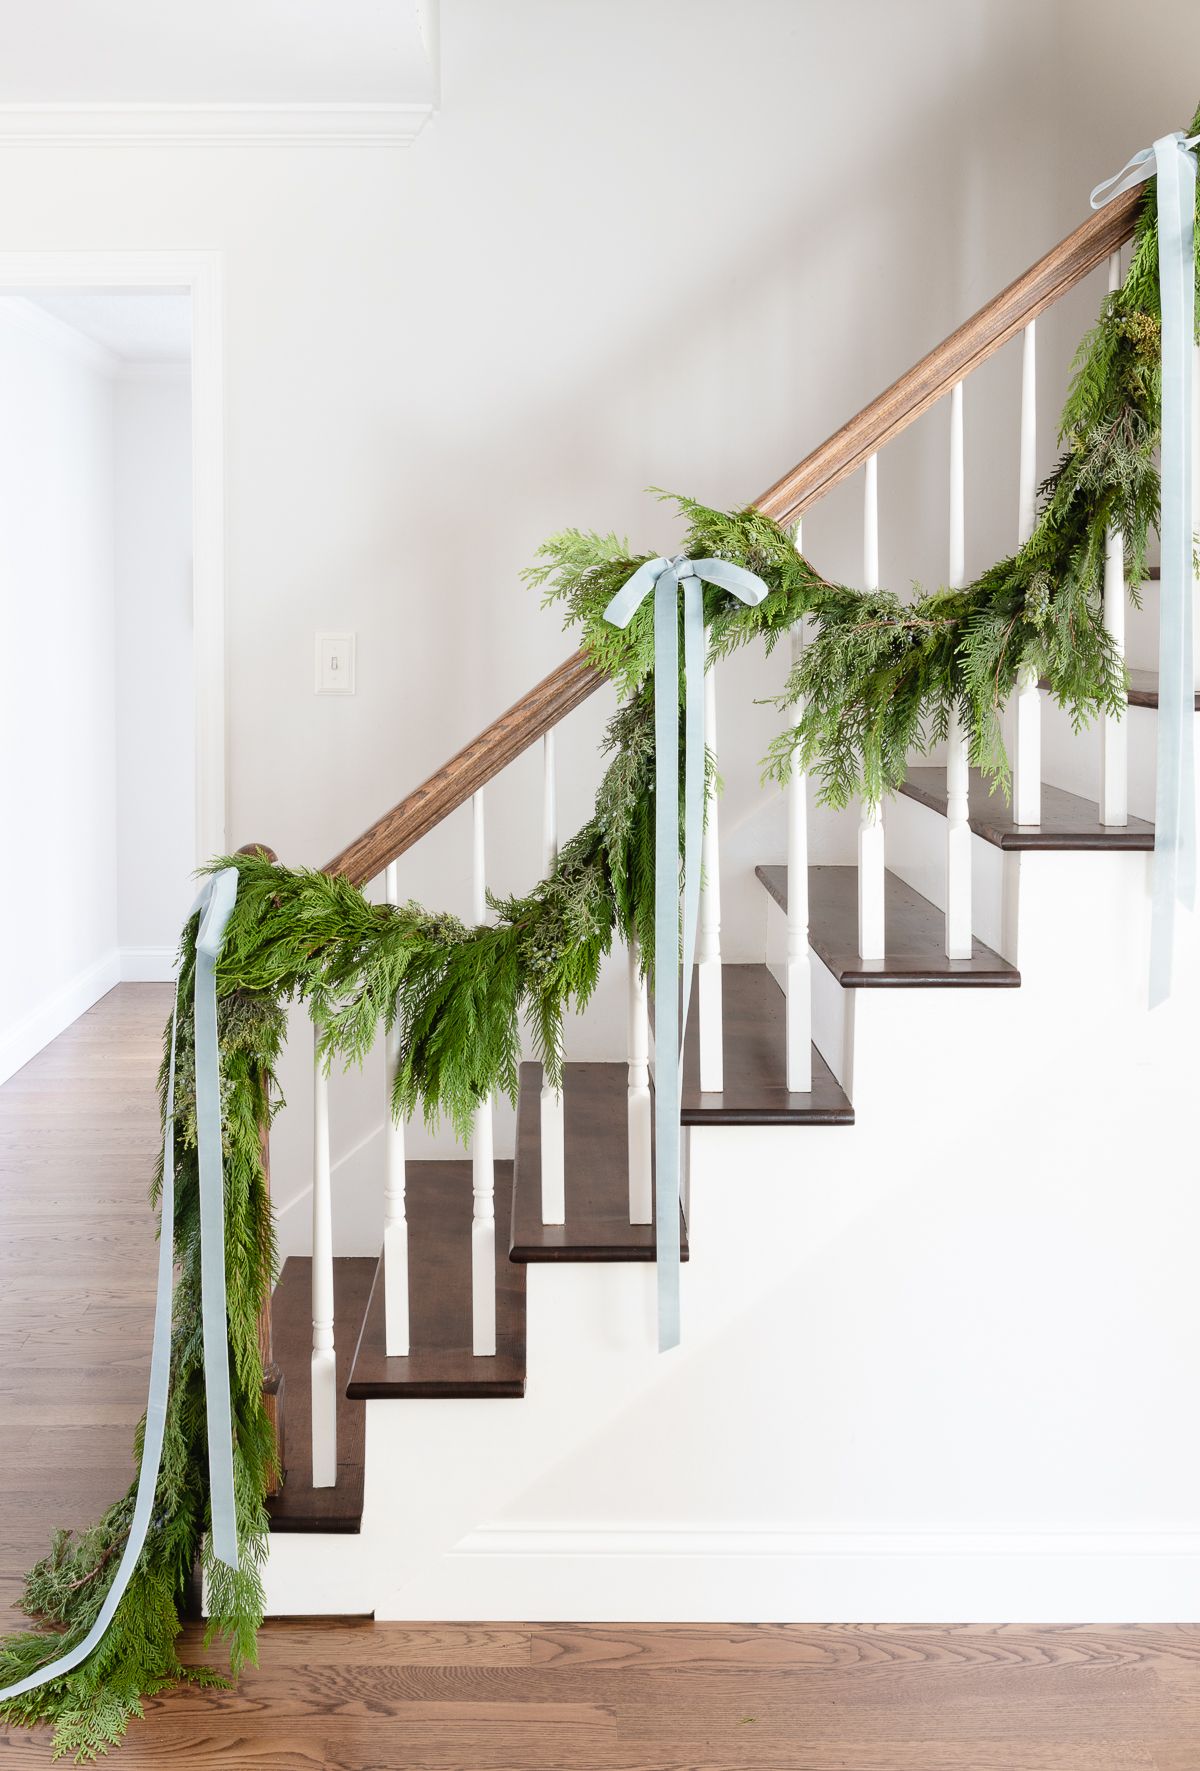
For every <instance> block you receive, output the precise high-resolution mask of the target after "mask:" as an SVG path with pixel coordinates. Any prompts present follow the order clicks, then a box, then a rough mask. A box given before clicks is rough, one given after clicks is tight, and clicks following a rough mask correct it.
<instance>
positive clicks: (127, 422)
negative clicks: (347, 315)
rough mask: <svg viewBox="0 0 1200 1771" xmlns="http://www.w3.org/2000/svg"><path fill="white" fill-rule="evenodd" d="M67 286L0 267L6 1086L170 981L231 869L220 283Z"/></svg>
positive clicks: (195, 277) (0, 1040)
mask: <svg viewBox="0 0 1200 1771" xmlns="http://www.w3.org/2000/svg"><path fill="white" fill-rule="evenodd" d="M69 268H70V272H71V275H70V276H69V277H68V278H65V279H64V278H63V277H62V276H61V275H55V272H56V271H58V270H60V267H59V266H58V265H48V264H46V263H45V262H43V263H42V264H41V265H40V266H38V267H36V268H35V267H34V266H33V265H30V264H26V265H25V266H24V267H21V268H18V267H17V266H16V265H14V264H13V263H12V262H11V261H9V262H7V263H3V264H0V382H2V383H3V385H4V388H5V399H4V401H3V403H2V409H0V609H2V618H3V624H4V631H5V634H6V638H7V641H8V644H7V646H6V652H7V655H8V659H9V664H10V674H9V682H8V686H7V689H6V692H5V694H4V696H3V697H0V745H2V748H3V754H4V756H5V759H6V764H5V769H4V771H3V777H2V783H0V802H3V803H2V805H0V826H2V827H3V829H4V831H5V839H4V846H5V848H6V850H8V851H9V854H8V856H7V858H6V864H5V866H4V868H3V871H2V873H0V897H2V898H3V903H0V926H3V928H4V930H5V935H4V940H3V942H2V943H0V1080H3V1079H4V1078H5V1077H6V1076H9V1075H11V1074H12V1073H13V1072H14V1070H16V1069H18V1068H20V1066H21V1065H23V1064H24V1063H25V1062H27V1061H28V1059H29V1058H30V1057H32V1056H33V1055H34V1054H35V1053H36V1052H37V1051H39V1050H41V1049H42V1047H43V1046H44V1045H45V1044H47V1043H48V1041H49V1040H51V1039H53V1038H54V1037H56V1035H57V1034H58V1033H60V1032H61V1031H62V1030H63V1029H64V1028H65V1027H66V1026H68V1025H70V1023H71V1022H72V1021H74V1020H75V1019H76V1018H77V1017H78V1016H79V1015H80V1014H82V1013H83V1012H84V1011H85V1010H86V1009H87V1008H89V1007H91V1005H92V1003H94V1002H95V1001H97V1000H98V999H99V997H100V996H102V995H104V994H105V993H106V992H107V991H108V990H109V989H111V988H112V987H113V986H114V985H116V984H117V983H120V982H139V983H146V982H157V981H165V980H166V979H168V978H170V977H171V976H172V972H173V965H174V958H175V949H176V944H177V941H178V935H179V929H180V926H181V924H182V922H183V919H184V916H185V915H186V912H187V908H188V905H189V903H190V901H191V898H192V895H193V892H194V886H193V883H192V879H191V875H192V873H193V871H194V869H195V868H196V867H197V865H199V864H200V862H201V861H203V860H205V859H207V858H208V857H209V856H210V855H212V854H213V853H219V852H221V851H222V850H223V848H224V846H225V841H224V821H225V820H224V800H225V794H224V681H223V676H224V673H223V584H222V582H221V579H222V573H221V562H222V559H223V547H222V545H221V498H220V486H221V451H220V426H219V413H220V397H219V394H220V376H219V363H220V358H219V328H218V327H217V326H215V325H214V321H215V319H216V318H217V313H216V310H215V308H214V305H213V298H214V295H215V276H214V275H213V274H212V273H213V271H214V270H215V267H212V266H211V265H208V264H203V263H196V262H194V261H193V262H192V263H190V264H188V265H186V266H185V265H181V264H179V263H178V261H176V262H174V263H171V264H159V265H158V266H156V267H155V272H156V274H155V276H154V277H153V279H152V280H150V281H146V280H143V279H135V278H134V277H132V276H130V275H129V272H130V271H132V270H133V268H134V267H133V266H131V265H130V264H129V263H128V261H127V260H125V261H123V262H120V263H119V267H118V265H117V264H109V265H107V266H105V267H104V269H105V271H106V273H107V274H104V275H100V276H96V275H94V274H93V276H92V277H91V278H89V277H88V275H87V271H88V266H87V265H86V264H85V263H83V262H82V261H81V260H80V259H78V258H77V257H76V256H75V255H71V262H70V267H69ZM141 268H142V269H143V271H144V270H145V269H146V268H147V267H146V266H144V265H143V266H142V267H141ZM93 271H94V267H93ZM31 273H32V274H31ZM39 273H40V274H39ZM119 273H124V274H123V275H122V274H119ZM206 273H208V274H206ZM201 284H203V285H204V286H205V287H204V288H203V290H200V289H199V285H201ZM206 310H207V311H206ZM214 344H215V345H216V346H217V348H216V349H214Z"/></svg>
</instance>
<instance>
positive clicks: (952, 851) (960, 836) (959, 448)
mask: <svg viewBox="0 0 1200 1771" xmlns="http://www.w3.org/2000/svg"><path fill="white" fill-rule="evenodd" d="M966 581H967V521H966V473H965V458H964V448H963V384H962V382H961V381H960V382H957V383H956V384H955V386H954V388H953V390H952V391H951V394H950V567H949V578H948V582H949V585H950V588H951V590H961V589H962V587H963V585H964V584H965V583H966ZM969 764H970V747H969V740H968V735H967V732H966V731H965V729H964V727H963V723H962V719H961V716H960V714H959V711H958V708H957V707H954V708H952V709H951V712H950V727H949V730H948V732H947V733H946V957H947V959H970V957H971V809H970V781H971V777H970V767H969Z"/></svg>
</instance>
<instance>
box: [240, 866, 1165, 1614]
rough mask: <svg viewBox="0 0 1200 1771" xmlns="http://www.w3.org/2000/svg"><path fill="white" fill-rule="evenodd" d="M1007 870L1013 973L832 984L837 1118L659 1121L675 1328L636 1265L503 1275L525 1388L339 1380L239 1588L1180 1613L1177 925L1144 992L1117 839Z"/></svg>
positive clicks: (663, 1602)
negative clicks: (1173, 954) (363, 1418)
mask: <svg viewBox="0 0 1200 1771" xmlns="http://www.w3.org/2000/svg"><path fill="white" fill-rule="evenodd" d="M978 846H979V845H977V847H978ZM1019 863H1020V864H1019V870H1018V879H1019V910H1020V922H1019V952H1018V957H1019V960H1020V964H1021V968H1022V979H1023V982H1022V986H1021V988H1019V989H1007V990H996V989H963V988H960V987H951V988H946V989H937V988H924V989H912V988H908V989H904V988H891V989H888V988H869V989H860V990H858V991H856V992H854V993H853V995H854V997H855V1004H854V1020H853V1061H854V1074H855V1091H854V1093H855V1106H856V1110H857V1122H856V1124H855V1126H854V1127H853V1128H836V1129H833V1128H813V1127H805V1128H802V1129H796V1130H792V1129H790V1128H750V1129H737V1128H697V1129H696V1130H694V1131H693V1132H692V1134H691V1141H692V1211H691V1218H690V1229H691V1239H692V1261H691V1263H690V1265H689V1267H688V1268H687V1269H686V1270H685V1272H684V1275H683V1288H684V1290H683V1297H684V1344H683V1346H682V1347H681V1348H680V1349H679V1350H678V1351H676V1352H672V1353H671V1354H669V1355H665V1356H662V1357H660V1356H659V1355H658V1354H657V1353H656V1351H655V1350H654V1344H653V1335H652V1314H653V1284H654V1279H653V1274H654V1269H653V1268H652V1267H648V1266H646V1267H614V1266H603V1265H599V1266H578V1267H575V1266H566V1265H563V1266H546V1267H540V1268H535V1269H533V1270H531V1272H530V1275H529V1283H530V1292H529V1387H528V1394H527V1397H526V1399H525V1400H524V1401H522V1402H495V1401H488V1402H470V1401H460V1402H407V1403H394V1402H379V1403H370V1404H368V1405H367V1407H368V1415H367V1480H366V1507H365V1511H364V1517H363V1529H362V1534H361V1537H360V1538H359V1539H355V1540H349V1539H345V1538H343V1539H338V1540H325V1541H324V1542H321V1541H319V1540H315V1539H303V1538H293V1539H290V1540H289V1539H283V1540H276V1543H275V1544H273V1545H272V1557H271V1565H270V1568H269V1570H268V1577H267V1585H268V1603H269V1606H270V1609H272V1610H274V1611H277V1610H291V1611H294V1612H305V1611H307V1612H313V1611H321V1610H351V1611H353V1610H359V1611H367V1610H370V1611H374V1612H375V1614H376V1615H377V1616H380V1617H397V1618H400V1617H408V1618H414V1617H423V1618H430V1619H436V1618H451V1617H463V1616H469V1617H476V1618H480V1619H486V1618H497V1617H504V1618H520V1617H526V1618H528V1617H531V1616H533V1617H537V1616H541V1617H559V1618H564V1619H569V1618H594V1619H597V1620H604V1619H606V1618H614V1619H615V1618H617V1617H624V1618H630V1619H636V1618H645V1619H651V1618H656V1617H657V1618H676V1619H680V1620H686V1619H689V1618H693V1619H697V1620H701V1619H704V1618H706V1617H707V1618H716V1619H722V1620H738V1619H743V1618H745V1619H749V1618H753V1617H758V1618H764V1619H765V1618H779V1619H784V1618H792V1619H796V1620H803V1619H806V1618H817V1617H826V1618H831V1619H832V1618H839V1617H854V1616H872V1617H875V1618H878V1619H880V1620H883V1621H887V1620H890V1619H899V1618H901V1617H907V1618H909V1619H914V1618H915V1619H918V1620H919V1619H921V1618H933V1617H945V1616H948V1615H949V1616H953V1615H962V1614H965V1609H969V1610H970V1611H971V1613H972V1615H975V1616H985V1615H986V1616H994V1617H997V1618H999V1617H1003V1616H1013V1615H1021V1616H1023V1617H1026V1618H1029V1619H1030V1620H1033V1621H1036V1620H1038V1619H1040V1618H1045V1617H1053V1616H1062V1615H1068V1614H1069V1615H1073V1616H1076V1617H1081V1618H1085V1619H1086V1618H1090V1617H1093V1616H1096V1617H1098V1616H1099V1615H1100V1614H1101V1612H1103V1614H1104V1615H1111V1614H1113V1613H1114V1611H1119V1612H1120V1613H1121V1614H1122V1615H1124V1616H1127V1617H1130V1618H1136V1617H1142V1616H1146V1617H1152V1616H1158V1617H1162V1618H1166V1617H1173V1616H1187V1615H1190V1612H1189V1610H1188V1607H1189V1606H1191V1607H1192V1608H1193V1609H1194V1592H1195V1591H1196V1590H1197V1589H1196V1584H1195V1583H1196V1579H1197V1575H1198V1574H1200V1498H1198V1496H1197V1494H1196V1492H1195V1489H1194V1483H1193V1482H1192V1480H1191V1472H1192V1471H1194V1469H1195V1468H1196V1467H1198V1464H1200V1422H1197V1420H1196V1419H1195V1418H1193V1412H1192V1411H1188V1410H1187V1409H1186V1408H1182V1407H1180V1406H1179V1398H1180V1397H1181V1396H1183V1395H1186V1394H1187V1393H1188V1389H1189V1385H1190V1382H1191V1374H1190V1370H1189V1360H1190V1349H1191V1348H1192V1347H1193V1346H1194V1344H1195V1340H1196V1328H1197V1324H1196V1321H1195V1316H1196V1307H1195V1304H1194V1302H1193V1300H1194V1295H1195V1292H1194V1283H1193V1275H1192V1270H1191V1268H1192V1263H1191V1254H1190V1251H1191V1250H1193V1249H1194V1247H1195V1246H1196V1242H1197V1239H1198V1237H1200V1197H1198V1195H1197V1189H1196V1188H1195V1186H1194V1175H1193V1168H1194V1163H1193V1162H1192V1161H1191V1160H1190V1157H1189V1159H1188V1160H1187V1161H1184V1160H1182V1159H1181V1157H1180V1152H1181V1151H1185V1150H1187V1151H1190V1149H1191V1147H1192V1144H1193V1142H1194V1123H1193V1121H1194V1114H1193V1112H1192V1101H1193V1099H1194V1077H1193V1070H1194V1053H1195V1051H1196V1050H1198V1049H1200V1009H1198V1005H1200V966H1198V964H1197V951H1196V940H1195V929H1194V927H1193V926H1192V925H1191V924H1190V923H1189V922H1188V920H1187V919H1184V920H1183V921H1182V923H1181V943H1180V945H1181V952H1180V966H1179V976H1178V981H1177V985H1176V991H1175V995H1174V997H1173V998H1172V1000H1171V1002H1170V1003H1168V1004H1167V1005H1166V1006H1165V1007H1164V1008H1163V1009H1160V1010H1158V1011H1156V1012H1155V1014H1153V1015H1151V1014H1149V1013H1148V1012H1147V1010H1146V1006H1145V1002H1146V994H1145V986H1146V932H1147V926H1148V915H1147V908H1148V884H1149V869H1150V857H1148V856H1146V855H1144V854H1130V853H1125V854H1095V853H1093V854H1045V853H1039V854H1023V855H1021V856H1020V857H1019ZM1131 1072H1132V1073H1134V1074H1135V1075H1136V1079H1137V1080H1136V1085H1135V1086H1134V1087H1133V1088H1131V1087H1130V1085H1129V1080H1128V1078H1129V1075H1130V1073H1131ZM1122 1103H1129V1104H1130V1105H1131V1106H1135V1107H1136V1115H1137V1116H1136V1118H1134V1116H1133V1114H1132V1113H1131V1112H1122V1110H1121V1109H1122ZM834 1140H836V1141H834ZM1081 1337H1085V1338H1086V1343H1087V1352H1086V1358H1083V1359H1080V1360H1076V1359H1075V1358H1074V1357H1073V1354H1074V1351H1075V1347H1076V1344H1077V1342H1078V1341H1079V1340H1080V1338H1081ZM1064 1521H1069V1522H1070V1523H1069V1524H1065V1523H1064Z"/></svg>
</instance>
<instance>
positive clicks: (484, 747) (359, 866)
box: [322, 652, 604, 885]
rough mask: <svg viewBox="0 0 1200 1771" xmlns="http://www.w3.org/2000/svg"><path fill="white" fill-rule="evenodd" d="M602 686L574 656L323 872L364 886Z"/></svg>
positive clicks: (586, 663)
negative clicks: (336, 874)
mask: <svg viewBox="0 0 1200 1771" xmlns="http://www.w3.org/2000/svg"><path fill="white" fill-rule="evenodd" d="M603 681H604V678H603V677H602V676H601V674H600V672H599V671H598V670H597V669H596V667H595V665H594V664H592V663H590V662H589V660H588V658H587V655H586V653H584V652H575V653H573V654H572V656H571V657H570V658H568V659H567V661H566V663H565V664H560V665H559V667H558V669H557V670H552V671H551V672H550V675H549V676H547V677H544V678H543V679H542V681H541V682H540V683H539V684H538V685H537V687H536V688H534V689H530V691H529V693H528V694H527V695H522V697H521V699H520V700H519V701H517V702H515V703H514V704H513V706H512V707H510V708H509V709H508V711H507V713H502V714H501V715H500V717H499V719H494V720H493V721H492V723H491V725H490V726H488V727H487V729H486V731H483V732H481V733H480V734H479V736H478V738H475V739H473V740H472V742H471V743H470V744H468V745H467V746H466V748H465V749H463V750H460V751H459V752H458V754H457V756H452V757H451V758H450V761H449V762H448V763H446V764H445V765H444V767H442V768H440V769H438V770H437V772H436V774H433V775H430V777H429V779H428V780H427V781H423V782H422V783H421V785H420V787H418V788H416V789H414V791H413V792H412V793H410V794H408V795H407V797H406V798H404V799H402V800H401V801H400V803H399V805H396V806H393V807H392V809H391V811H390V812H385V813H384V815H383V817H382V818H377V819H376V820H375V822H374V824H372V825H371V827H370V829H369V830H364V832H363V834H362V835H361V836H360V837H358V838H357V839H356V840H355V841H354V842H352V843H351V844H350V845H349V847H348V848H344V849H343V850H342V852H341V853H340V854H339V855H335V856H334V857H333V860H332V861H327V862H326V863H325V866H324V868H323V869H322V871H323V872H325V873H340V874H344V875H345V877H346V878H347V879H349V880H352V881H353V883H354V884H355V885H366V883H367V881H368V880H369V879H374V878H375V876H376V874H379V873H382V872H383V869H384V868H385V867H386V866H387V865H388V863H389V862H391V861H394V860H396V858H397V856H399V855H402V854H404V852H405V850H406V849H411V848H412V846H413V844H414V843H415V842H419V841H420V839H421V837H423V836H424V835H425V833H426V831H429V830H432V829H433V827H434V825H435V824H440V823H441V821H442V819H443V818H445V817H448V816H449V814H450V813H451V812H453V811H455V810H456V809H457V808H458V807H459V806H461V805H464V804H465V803H466V801H467V800H469V799H470V797H471V795H472V794H473V793H476V792H478V790H479V789H480V788H481V787H483V786H486V784H487V783H488V782H489V781H490V780H491V779H492V777H493V776H494V775H498V774H499V773H500V771H501V770H502V769H504V768H506V767H507V766H508V764H509V763H510V762H512V760H513V758H514V757H517V756H520V754H521V752H522V751H523V750H528V748H529V746H530V745H531V744H534V743H536V741H537V740H538V739H539V738H540V737H542V736H543V735H544V734H545V733H546V732H548V731H549V730H550V728H551V727H552V726H556V725H557V724H558V722H559V720H561V719H563V718H564V717H565V716H566V715H567V714H568V713H570V711H571V709H572V708H573V707H578V706H579V703H580V702H581V701H586V700H587V698H588V696H589V695H590V694H591V693H592V692H593V690H595V689H598V688H599V687H600V684H601V683H602V682H603Z"/></svg>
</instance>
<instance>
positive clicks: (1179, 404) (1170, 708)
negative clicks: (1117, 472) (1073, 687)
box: [1092, 131, 1200, 1008]
mask: <svg viewBox="0 0 1200 1771" xmlns="http://www.w3.org/2000/svg"><path fill="white" fill-rule="evenodd" d="M1198 142H1200V135H1193V136H1185V135H1184V134H1183V133H1182V131H1176V133H1175V134H1174V135H1164V136H1162V137H1161V138H1160V139H1159V140H1158V141H1156V142H1155V144H1154V146H1153V147H1152V148H1143V149H1142V150H1141V152H1140V153H1137V154H1135V155H1134V156H1133V158H1132V160H1130V161H1129V163H1128V164H1127V165H1125V166H1123V167H1122V168H1121V170H1120V172H1118V173H1117V174H1116V176H1115V177H1114V178H1110V179H1106V180H1105V182H1104V183H1103V184H1098V185H1097V186H1096V188H1095V190H1094V191H1093V192H1092V208H1093V209H1100V208H1102V207H1103V205H1104V204H1105V203H1110V202H1111V201H1112V199H1113V198H1114V197H1119V196H1120V195H1121V193H1122V192H1123V191H1127V190H1130V189H1131V188H1132V187H1133V186H1134V185H1136V184H1141V183H1142V182H1143V180H1145V179H1148V178H1155V177H1157V180H1158V187H1157V193H1156V201H1157V204H1158V281H1159V295H1160V301H1161V306H1162V457H1161V466H1162V515H1161V518H1160V521H1159V537H1160V540H1161V543H1162V564H1161V567H1160V572H1161V579H1160V583H1159V611H1158V758H1157V775H1156V782H1155V794H1154V881H1153V887H1152V891H1151V910H1150V1006H1151V1008H1153V1007H1155V1005H1156V1004H1158V1003H1160V1002H1162V1001H1163V1000H1164V999H1165V998H1166V997H1167V996H1169V995H1170V993H1171V970H1172V964H1173V960H1174V949H1175V905H1176V903H1180V904H1183V905H1185V906H1186V907H1187V908H1188V909H1191V908H1192V907H1193V906H1194V904H1195V901H1196V722H1195V716H1194V709H1195V699H1194V697H1195V685H1194V680H1193V672H1194V668H1195V667H1194V664H1193V661H1192V657H1193V655H1192V628H1193V623H1194V619H1195V615H1194V607H1193V604H1194V588H1193V586H1194V578H1195V571H1194V566H1193V555H1194V548H1195V541H1194V525H1195V519H1196V512H1195V511H1193V509H1192V485H1193V480H1192V466H1193V464H1192V450H1193V446H1194V445H1193V437H1192V372H1193V364H1194V355H1195V351H1194V346H1195V337H1196V311H1195V310H1196V268H1195V237H1194V236H1195V219H1196V157H1195V154H1194V153H1193V152H1192V150H1193V149H1194V148H1195V147H1196V145H1197V143H1198Z"/></svg>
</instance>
